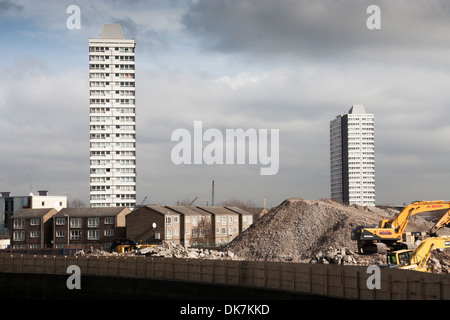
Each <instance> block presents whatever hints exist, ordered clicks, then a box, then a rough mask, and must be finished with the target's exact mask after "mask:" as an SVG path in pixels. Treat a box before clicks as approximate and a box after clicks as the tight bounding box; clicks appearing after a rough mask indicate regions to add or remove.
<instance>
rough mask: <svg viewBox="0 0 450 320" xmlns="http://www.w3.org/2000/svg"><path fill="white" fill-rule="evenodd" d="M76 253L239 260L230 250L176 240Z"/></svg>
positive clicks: (81, 254) (78, 253)
mask: <svg viewBox="0 0 450 320" xmlns="http://www.w3.org/2000/svg"><path fill="white" fill-rule="evenodd" d="M76 255H80V256H84V255H90V256H143V257H144V256H145V257H163V258H186V259H216V260H220V259H228V260H238V259H239V257H237V256H236V255H235V254H234V253H233V252H231V251H229V250H226V249H225V250H219V249H217V250H213V249H209V248H185V247H184V246H182V245H181V244H179V243H177V242H174V241H162V242H161V244H160V245H157V246H153V247H147V248H142V249H137V250H130V251H127V252H124V253H117V252H109V251H105V250H100V249H90V250H80V251H78V252H77V253H76Z"/></svg>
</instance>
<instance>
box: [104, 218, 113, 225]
mask: <svg viewBox="0 0 450 320" xmlns="http://www.w3.org/2000/svg"><path fill="white" fill-rule="evenodd" d="M105 224H114V217H106V218H105Z"/></svg>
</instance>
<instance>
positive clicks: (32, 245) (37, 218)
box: [10, 209, 58, 249]
mask: <svg viewBox="0 0 450 320" xmlns="http://www.w3.org/2000/svg"><path fill="white" fill-rule="evenodd" d="M57 212H58V211H57V210H56V209H20V210H18V211H17V212H16V213H14V215H13V216H12V217H11V229H10V230H11V231H12V232H11V238H10V243H11V248H12V249H43V248H50V247H51V246H52V243H51V240H52V238H51V230H52V220H51V218H52V217H53V216H54V215H55V214H56V213H57Z"/></svg>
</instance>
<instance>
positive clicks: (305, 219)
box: [228, 198, 442, 265]
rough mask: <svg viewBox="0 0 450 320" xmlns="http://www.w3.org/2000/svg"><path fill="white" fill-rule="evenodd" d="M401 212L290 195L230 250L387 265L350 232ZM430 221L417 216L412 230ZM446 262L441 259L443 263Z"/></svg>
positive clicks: (251, 255) (273, 257) (263, 256)
mask: <svg viewBox="0 0 450 320" xmlns="http://www.w3.org/2000/svg"><path fill="white" fill-rule="evenodd" d="M397 213H398V211H396V210H392V209H387V210H383V209H380V208H377V207H362V206H356V205H352V206H346V205H342V204H339V203H336V202H334V201H331V200H304V199H301V198H295V199H287V200H285V201H284V202H283V203H281V204H280V205H279V206H277V207H275V208H273V209H271V210H270V211H269V212H268V213H266V214H265V215H264V216H263V217H262V218H261V219H259V220H257V221H255V223H254V224H253V225H252V226H250V227H249V228H248V229H247V230H246V231H245V232H243V233H242V234H241V235H239V236H238V237H237V238H235V239H234V240H233V241H232V242H231V243H230V244H229V245H228V249H229V250H231V251H233V252H234V253H235V254H236V255H238V256H240V257H242V258H244V259H249V260H267V261H293V262H305V263H328V264H350V265H372V264H380V263H385V261H386V256H385V255H382V254H373V255H360V254H358V253H357V243H356V241H353V240H351V238H350V233H351V230H352V229H353V228H354V227H356V226H357V225H362V224H375V225H376V224H378V222H379V221H380V220H382V219H391V218H392V217H394V216H395V214H397ZM432 225H433V223H432V222H429V221H426V220H425V219H423V218H420V217H413V218H412V219H411V221H410V223H409V224H408V226H407V229H406V230H407V231H408V230H414V231H426V230H429V229H430V228H431V226H432ZM441 264H442V262H441Z"/></svg>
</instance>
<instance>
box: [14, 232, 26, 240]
mask: <svg viewBox="0 0 450 320" xmlns="http://www.w3.org/2000/svg"><path fill="white" fill-rule="evenodd" d="M13 240H14V241H24V240H25V231H14V232H13Z"/></svg>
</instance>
